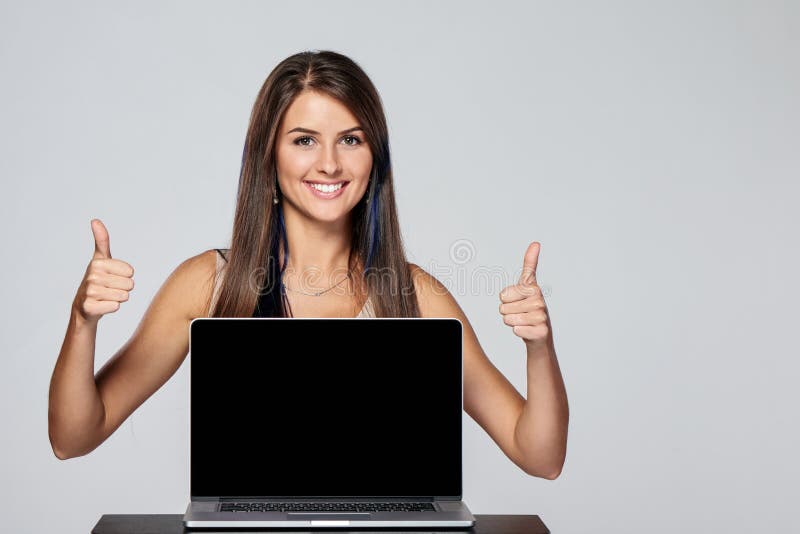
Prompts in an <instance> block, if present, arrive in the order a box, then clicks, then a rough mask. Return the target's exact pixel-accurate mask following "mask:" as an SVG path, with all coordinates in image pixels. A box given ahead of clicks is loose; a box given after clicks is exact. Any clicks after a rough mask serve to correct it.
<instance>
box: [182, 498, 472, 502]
mask: <svg viewBox="0 0 800 534" xmlns="http://www.w3.org/2000/svg"><path fill="white" fill-rule="evenodd" d="M192 500H195V501H199V500H203V501H219V502H235V501H244V500H247V501H278V500H285V501H296V502H303V501H321V500H328V501H340V502H341V501H372V502H382V501H386V502H398V501H399V502H403V501H408V502H434V501H442V500H445V501H447V500H451V498H449V497H448V498H440V497H220V498H209V497H201V498H193V499H192ZM452 500H457V501H460V500H461V499H458V498H453V499H452Z"/></svg>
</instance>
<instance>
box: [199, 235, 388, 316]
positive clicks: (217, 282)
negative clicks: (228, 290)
mask: <svg viewBox="0 0 800 534" xmlns="http://www.w3.org/2000/svg"><path fill="white" fill-rule="evenodd" d="M223 250H224V251H225V252H228V250H229V249H223ZM227 263H228V262H227V261H226V260H225V259H223V257H222V254H220V253H219V252H217V274H216V276H215V277H214V290H213V293H212V294H211V305H210V306H209V307H208V313H207V314H206V315H211V310H213V309H214V304H216V302H217V298H218V297H219V288H220V286H221V285H222V278H223V277H224V276H225V270H224V269H223V267H224V266H225V264H227ZM363 317H375V309H374V308H373V306H372V299H371V298H367V302H365V303H364V307H363V308H361V312H360V313H359V314H358V315H356V319H358V318H363Z"/></svg>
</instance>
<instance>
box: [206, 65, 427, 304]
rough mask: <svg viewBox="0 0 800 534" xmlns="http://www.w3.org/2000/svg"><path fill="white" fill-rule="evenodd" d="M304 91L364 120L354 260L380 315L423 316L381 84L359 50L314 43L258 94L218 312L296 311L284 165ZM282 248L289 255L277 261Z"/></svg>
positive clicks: (280, 67) (354, 214)
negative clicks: (289, 127)
mask: <svg viewBox="0 0 800 534" xmlns="http://www.w3.org/2000/svg"><path fill="white" fill-rule="evenodd" d="M304 90H313V91H317V92H320V93H324V94H327V95H329V96H331V97H333V98H336V99H337V100H339V101H340V102H342V103H343V104H344V105H345V106H346V107H347V108H348V109H349V110H350V112H351V113H353V115H355V117H356V118H357V119H358V121H359V124H360V125H361V127H362V128H363V130H364V136H365V138H366V142H367V144H368V146H369V148H370V150H371V151H372V170H371V172H370V179H369V186H368V188H367V192H366V194H365V197H366V198H363V197H362V199H361V201H359V202H358V204H357V205H356V206H355V207H354V208H353V210H352V211H351V213H350V216H351V217H353V224H352V228H353V235H352V239H351V243H352V247H351V253H350V266H351V267H353V266H356V265H357V266H359V267H360V269H359V271H357V272H355V275H354V278H355V279H356V280H355V281H356V282H358V283H359V286H361V287H365V288H366V291H367V293H368V295H369V298H370V299H371V301H372V305H373V310H374V312H375V315H376V316H377V317H419V315H420V312H419V305H418V302H417V298H416V293H415V291H414V285H413V280H412V276H411V272H410V269H409V265H408V262H407V260H406V255H405V251H404V247H403V242H402V237H401V233H400V225H399V223H398V217H397V206H396V203H395V196H394V186H393V180H392V166H391V159H390V156H389V133H388V130H387V127H386V117H385V115H384V112H383V106H382V103H381V99H380V96H379V95H378V91H377V90H376V89H375V86H374V85H373V84H372V81H371V80H370V79H369V77H368V76H367V75H366V73H365V72H364V71H363V70H362V69H361V67H359V66H358V65H357V64H356V63H355V62H354V61H353V60H352V59H350V58H348V57H347V56H344V55H342V54H339V53H337V52H333V51H329V50H322V51H305V52H300V53H298V54H294V55H292V56H290V57H288V58H286V59H284V60H283V61H281V62H280V63H279V64H278V65H277V66H276V67H275V69H273V71H272V72H271V73H270V74H269V76H268V77H267V79H266V80H265V81H264V84H263V85H262V87H261V90H260V91H259V93H258V97H257V98H256V102H255V104H254V105H253V111H252V113H251V115H250V125H249V127H248V129H247V136H246V139H245V147H244V153H243V155H242V167H241V171H240V174H239V191H238V195H237V201H236V214H235V216H234V222H233V232H232V235H231V245H230V247H229V248H230V252H229V254H228V255H227V260H228V263H227V265H226V266H225V276H224V278H223V281H222V283H221V286H220V287H219V295H218V297H217V300H216V303H215V305H214V309H213V310H211V313H210V314H209V316H210V317H252V316H260V317H291V316H292V312H291V307H290V306H289V302H288V300H287V298H286V294H285V291H284V290H283V286H282V284H281V283H280V280H281V275H282V273H283V272H284V270H285V268H286V261H287V260H288V256H289V252H290V251H289V250H288V240H287V239H286V228H285V225H284V220H283V210H282V204H281V203H278V204H273V190H279V188H278V180H277V171H276V157H275V155H276V142H277V138H278V127H279V125H280V123H281V119H282V118H283V116H284V114H285V112H286V110H287V109H288V107H289V105H290V104H291V103H292V101H293V100H294V98H295V97H296V96H297V95H298V94H300V93H301V92H302V91H304ZM280 247H282V249H283V255H284V263H283V264H282V265H278V261H279V257H280V256H279V251H280Z"/></svg>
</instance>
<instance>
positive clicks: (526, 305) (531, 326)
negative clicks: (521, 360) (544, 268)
mask: <svg viewBox="0 0 800 534" xmlns="http://www.w3.org/2000/svg"><path fill="white" fill-rule="evenodd" d="M540 250H541V244H540V243H538V242H536V241H534V242H533V243H531V244H530V245H529V246H528V250H527V251H526V252H525V258H524V260H523V262H522V275H521V276H520V278H519V281H518V282H517V284H516V285H513V286H508V287H506V288H505V289H503V290H502V291H501V292H500V302H501V304H500V314H501V315H502V316H503V322H504V323H505V324H507V325H508V326H510V327H512V329H513V330H514V334H515V335H517V336H519V337H521V338H522V340H523V341H524V342H525V344H526V345H527V346H528V348H537V347H540V346H546V345H547V342H548V337H549V336H550V335H551V332H550V318H549V317H548V314H547V305H546V304H545V302H544V297H543V296H542V290H541V288H540V287H539V285H538V283H537V281H536V267H537V265H538V263H539V251H540Z"/></svg>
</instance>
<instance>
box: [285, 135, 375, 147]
mask: <svg viewBox="0 0 800 534" xmlns="http://www.w3.org/2000/svg"><path fill="white" fill-rule="evenodd" d="M342 139H343V140H344V142H345V143H344V144H346V145H347V146H357V145H360V144H361V139H359V138H358V137H357V136H355V135H346V136H344V137H343V138H342ZM313 140H314V139H313V138H312V137H309V136H307V135H304V136H303V137H298V138H297V139H295V140H294V144H296V145H300V146H311V141H313Z"/></svg>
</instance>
